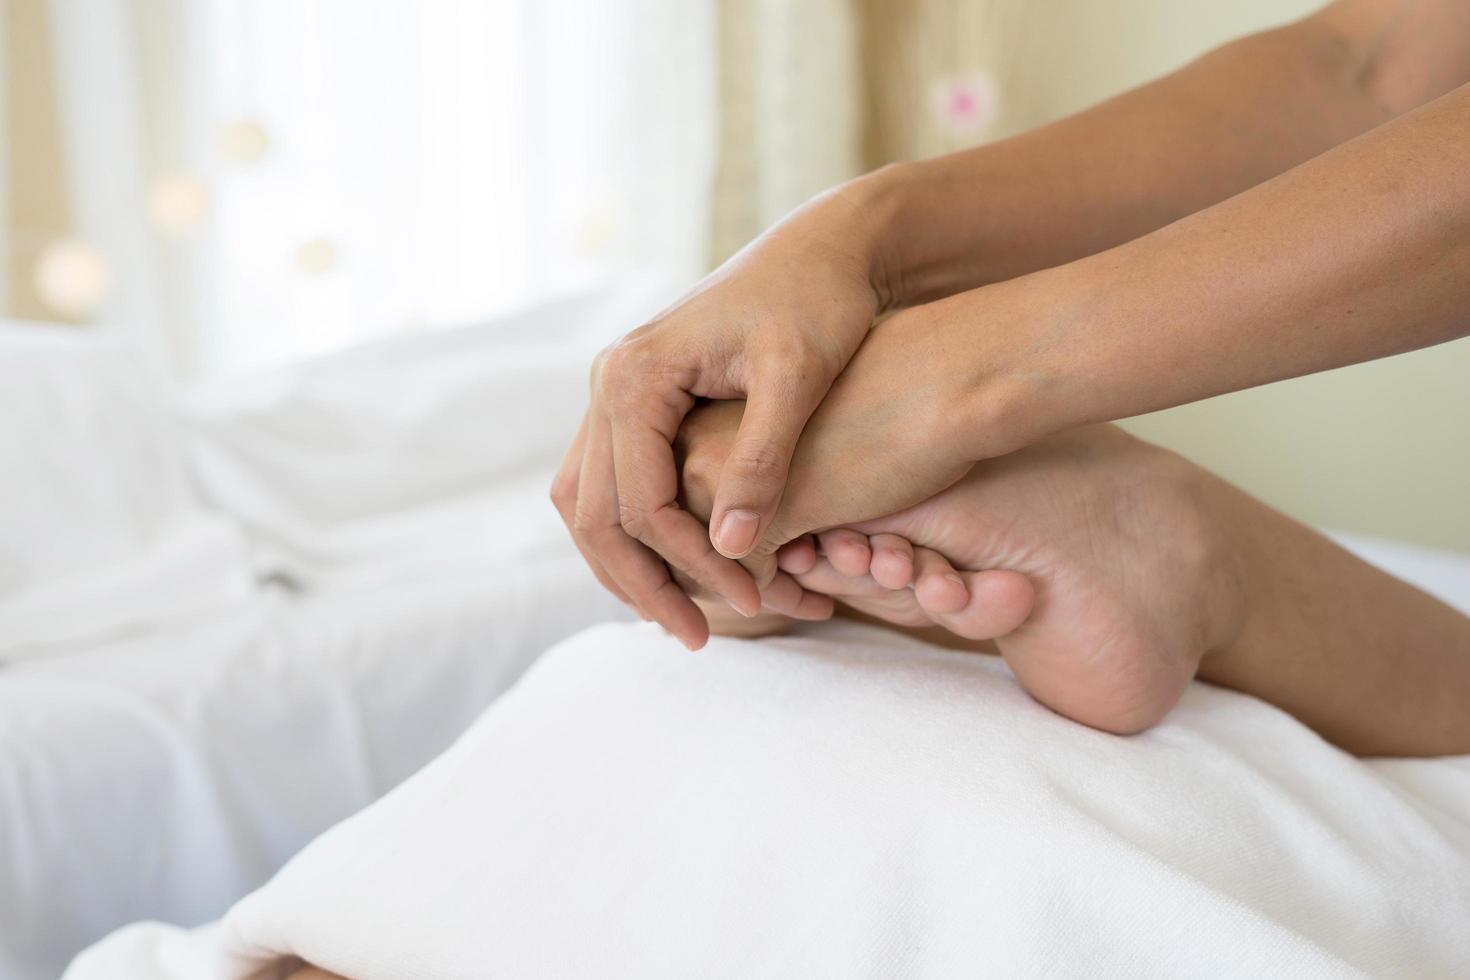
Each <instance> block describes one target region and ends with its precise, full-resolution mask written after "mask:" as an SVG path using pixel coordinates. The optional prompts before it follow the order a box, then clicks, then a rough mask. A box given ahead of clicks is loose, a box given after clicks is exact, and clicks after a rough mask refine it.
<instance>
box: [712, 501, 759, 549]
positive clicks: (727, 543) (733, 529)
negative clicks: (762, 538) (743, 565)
mask: <svg viewBox="0 0 1470 980" xmlns="http://www.w3.org/2000/svg"><path fill="white" fill-rule="evenodd" d="M760 525H761V517H760V515H759V514H757V513H755V512H754V511H750V510H732V511H730V512H728V513H727V514H725V519H724V520H723V521H721V522H720V539H719V541H717V542H716V543H717V544H718V545H719V546H720V551H721V552H722V553H724V555H725V556H726V557H728V558H736V557H739V556H741V555H744V554H745V553H746V552H747V551H749V550H750V549H751V548H752V547H753V546H754V545H755V532H756V531H757V530H758V529H759V528H760Z"/></svg>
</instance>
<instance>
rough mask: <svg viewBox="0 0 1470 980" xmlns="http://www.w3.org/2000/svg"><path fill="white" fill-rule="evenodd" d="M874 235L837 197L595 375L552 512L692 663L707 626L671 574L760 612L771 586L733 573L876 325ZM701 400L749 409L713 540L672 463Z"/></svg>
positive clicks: (683, 304)
mask: <svg viewBox="0 0 1470 980" xmlns="http://www.w3.org/2000/svg"><path fill="white" fill-rule="evenodd" d="M867 222H868V218H867V216H866V215H865V214H864V211H863V208H862V207H861V206H859V205H858V204H857V203H856V202H855V201H853V200H850V199H849V198H847V197H845V196H843V194H841V193H833V194H829V195H825V196H823V197H821V198H818V199H817V200H816V201H814V202H813V203H811V204H809V205H807V206H806V207H804V208H802V209H801V210H799V211H797V212H796V213H794V214H793V215H791V216H790V217H789V218H787V219H786V220H785V221H783V222H782V223H781V224H779V225H777V226H776V227H775V228H773V229H772V230H771V231H770V232H769V233H767V234H766V235H765V236H763V237H762V238H760V239H759V240H757V241H756V242H755V243H753V244H752V245H751V246H749V247H748V248H747V249H745V251H743V252H741V253H740V254H739V255H737V256H735V257H734V258H733V259H731V260H730V261H729V262H727V263H726V264H725V265H724V266H722V267H721V268H720V269H719V270H717V271H716V272H715V273H713V274H712V275H711V276H709V277H708V278H707V279H706V280H705V281H704V282H702V283H700V284H699V286H698V287H696V288H695V290H694V291H693V292H691V293H690V294H689V295H687V296H686V297H685V298H684V299H682V300H681V301H680V302H679V303H677V304H675V305H674V306H673V307H672V308H670V309H669V310H667V311H666V312H664V313H662V314H660V315H659V316H657V317H655V318H654V320H653V321H652V322H650V323H648V324H647V325H645V326H642V327H640V328H638V329H637V330H634V331H633V332H631V333H630V334H628V335H627V336H625V337H624V338H623V339H622V340H620V341H618V342H617V343H615V344H613V345H612V346H611V347H609V348H608V349H607V350H605V351H604V352H603V353H602V354H601V355H600V356H599V357H598V359H597V362H596V364H595V365H594V367H593V370H592V383H591V388H592V403H591V406H590V408H589V409H588V411H587V416H586V418H585V419H584V421H583V423H582V428H581V431H580V432H579V433H578V435H577V438H576V439H575V441H574V442H573V444H572V446H571V449H570V450H569V451H568V453H567V456H566V459H565V461H564V462H563V464H562V467H561V470H560V472H559V473H558V474H557V478H556V481H555V482H554V484H553V486H552V499H553V501H554V502H555V503H556V506H557V509H558V510H559V511H560V513H561V516H562V519H563V520H564V521H565V522H566V524H567V526H568V527H569V528H570V529H571V532H572V536H573V538H574V539H575V540H576V542H577V546H578V548H579V549H580V550H581V552H582V554H583V556H584V557H585V558H586V559H587V562H588V564H589V565H590V566H591V567H592V570H593V572H594V573H595V574H596V575H597V577H598V579H599V580H600V581H601V582H602V584H603V585H604V586H606V587H607V588H608V589H609V590H611V591H612V592H613V593H614V594H615V595H617V596H618V597H619V598H620V599H622V600H623V601H624V602H626V603H629V604H630V605H632V606H633V607H634V608H635V609H637V610H638V612H639V613H640V614H641V615H642V616H643V617H644V618H645V619H653V620H656V621H657V622H659V623H660V624H661V625H663V626H664V627H665V628H666V629H668V630H669V631H670V632H672V633H674V634H675V635H676V636H677V637H678V638H679V639H680V640H682V641H683V642H684V643H685V644H686V645H687V646H689V647H690V648H697V647H699V646H701V645H702V644H703V643H704V641H705V639H706V638H707V636H708V626H707V623H706V621H705V618H704V616H703V615H702V613H701V612H700V610H699V608H698V607H697V606H696V605H695V604H694V603H693V602H692V601H691V599H690V597H689V595H688V594H686V591H685V590H684V589H683V588H681V587H680V586H679V584H678V582H677V581H676V580H675V578H674V576H673V575H672V574H671V572H670V568H669V567H667V566H666V565H665V564H664V561H667V562H668V564H669V566H672V567H673V570H674V571H676V572H681V573H683V575H684V576H687V578H688V579H690V580H692V581H693V582H694V583H696V584H697V585H698V586H699V587H700V588H702V589H703V590H705V591H707V592H709V593H713V594H715V595H718V596H720V597H722V598H723V599H724V600H726V601H727V602H728V603H729V604H730V605H731V606H733V607H734V608H736V609H737V610H739V611H740V612H742V613H744V614H746V615H755V614H756V613H758V612H759V611H760V610H761V608H762V602H761V600H762V596H761V594H760V591H759V589H760V587H761V586H765V585H767V584H769V582H770V581H771V577H772V576H771V574H767V575H766V576H764V577H763V579H762V581H761V582H759V583H757V581H756V580H755V579H754V578H753V577H752V576H751V575H750V574H749V573H748V572H747V571H746V570H745V569H743V568H741V566H740V565H739V563H738V562H736V561H734V560H733V559H735V558H739V557H742V556H744V555H746V554H747V553H749V552H750V550H751V548H752V547H753V546H754V545H755V543H756V542H757V541H759V540H760V538H761V537H762V535H763V534H764V532H765V530H766V527H767V525H768V524H769V523H770V520H771V517H772V515H773V514H774V513H775V511H776V508H777V505H778V504H779V502H780V500H781V495H782V490H783V488H784V486H785V483H786V474H787V466H788V463H789V460H790V458H791V453H792V450H793V448H794V447H795V445H796V441H797V438H798V436H800V434H801V430H802V426H803V425H804V424H805V423H806V421H807V419H808V417H809V416H810V415H811V413H812V411H813V409H815V408H816V406H817V404H818V403H819V402H820V401H821V400H822V397H823V396H824V395H825V394H826V393H827V390H828V388H829V387H830V385H831V384H832V381H833V379H834V378H836V377H837V375H838V373H839V372H840V371H841V370H842V368H843V367H844V366H845V365H846V364H847V361H848V359H849V358H850V357H851V356H852V354H853V352H854V351H856V350H857V348H858V345H859V344H861V343H862V340H863V337H864V336H865V335H866V334H867V332H868V330H869V328H870V327H871V326H872V322H873V318H874V316H875V315H876V314H877V312H878V310H879V307H880V302H881V299H880V297H881V295H882V289H881V288H876V287H875V286H874V280H875V278H876V277H875V274H874V270H875V268H876V265H877V263H875V260H874V258H873V256H874V255H875V254H876V251H875V249H874V248H871V247H869V244H868V241H869V238H870V236H868V235H867V233H866V231H867V227H868V225H867ZM697 397H706V398H722V399H726V398H744V399H746V404H747V406H748V410H747V411H746V413H745V416H744V419H743V420H742V421H741V422H740V423H739V430H738V433H736V435H735V438H734V440H733V443H732V444H731V445H730V446H729V448H728V453H727V455H726V456H722V457H721V469H720V472H719V474H718V476H717V477H716V480H717V488H716V489H715V491H714V499H713V503H712V515H711V516H712V519H711V521H710V527H709V530H708V531H707V530H706V528H705V527H704V525H702V524H700V523H699V522H698V521H697V520H695V518H693V517H692V516H690V515H689V514H688V513H686V512H685V511H684V510H682V509H681V508H680V507H679V505H678V502H677V499H676V498H677V493H678V479H677V473H676V471H675V468H674V459H673V450H672V448H671V443H672V442H673V440H674V437H675V434H676V433H677V432H678V429H679V425H680V422H681V421H682V420H683V419H684V416H685V415H686V413H688V412H689V410H690V408H691V407H693V405H694V404H695V399H696V398H697ZM661 559H662V560H661ZM770 571H771V572H773V571H774V568H773V566H772V567H770ZM796 592H797V594H798V596H799V594H800V590H796ZM783 595H788V596H789V593H783ZM765 598H766V602H767V604H768V607H770V608H773V609H775V611H777V612H794V611H795V610H794V609H786V608H781V603H782V601H783V600H782V597H781V596H770V595H767V596H766V597H765Z"/></svg>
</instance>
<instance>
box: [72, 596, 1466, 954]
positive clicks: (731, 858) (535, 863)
mask: <svg viewBox="0 0 1470 980" xmlns="http://www.w3.org/2000/svg"><path fill="white" fill-rule="evenodd" d="M1400 773H1402V775H1403V778H1400ZM1467 924H1470V759H1465V758H1460V759H1450V760H1440V761H1436V762H1406V763H1398V764H1395V763H1386V762H1380V763H1369V762H1363V761H1359V760H1356V759H1354V758H1352V757H1350V756H1348V755H1346V754H1344V753H1342V752H1340V751H1338V750H1337V749H1334V748H1333V747H1331V746H1329V745H1327V744H1326V743H1324V742H1323V741H1321V740H1320V739H1319V738H1318V737H1317V736H1316V735H1314V734H1313V733H1311V732H1310V731H1309V730H1307V729H1306V728H1304V727H1303V726H1301V725H1300V724H1298V723H1297V722H1296V721H1294V720H1293V719H1292V718H1290V717H1288V716H1287V715H1285V714H1282V713H1281V712H1279V711H1276V710H1275V709H1273V708H1271V707H1269V706H1267V705H1264V704H1262V703H1260V702H1258V701H1255V700H1253V699H1251V698H1248V697H1243V696H1240V695H1236V694H1232V693H1229V692H1225V691H1221V690H1218V689H1214V688H1210V687H1207V686H1205V685H1198V684H1197V685H1195V686H1194V687H1193V688H1192V689H1191V690H1190V691H1189V692H1188V694H1187V695H1186V697H1185V699H1184V701H1183V703H1182V704H1181V705H1180V706H1179V708H1178V709H1177V710H1176V711H1175V712H1174V714H1173V715H1171V716H1170V718H1169V719H1168V721H1167V722H1166V723H1165V724H1163V725H1162V726H1160V727H1158V728H1156V729H1154V730H1153V731H1151V732H1148V733H1147V734H1145V735H1142V736H1139V737H1134V738H1119V737H1115V736H1110V735H1105V734H1101V733H1098V732H1094V731H1091V730H1089V729H1086V728H1082V727H1080V726H1078V725H1075V724H1073V723H1071V722H1068V721H1065V720H1063V719H1061V718H1059V717H1057V716H1055V715H1053V714H1051V713H1049V712H1048V711H1047V710H1046V709H1044V708H1042V707H1040V706H1038V705H1036V704H1035V703H1034V702H1032V701H1030V700H1029V699H1028V698H1027V697H1026V695H1025V694H1024V693H1022V691H1021V690H1020V689H1019V688H1018V687H1017V686H1016V685H1015V683H1014V681H1013V680H1012V679H1011V678H1010V676H1009V674H1008V673H1007V671H1006V670H1005V668H1004V666H1003V665H1002V664H1000V663H999V662H997V661H996V660H995V659H993V658H988V657H983V656H973V655H964V654H959V653H953V652H948V651H943V650H939V649H936V648H932V647H928V646H925V645H922V644H918V643H915V642H911V641H908V640H906V639H904V638H901V637H897V636H895V635H893V634H888V633H884V632H881V631H877V630H871V629H867V628H862V627H857V626H853V625H851V624H831V625H827V626H824V627H821V628H817V629H813V630H812V631H810V632H809V633H808V634H806V635H803V636H794V637H789V638H784V639H776V640H765V641H755V642H751V641H736V640H716V641H714V642H712V643H711V644H710V646H709V647H708V648H707V649H706V650H704V651H702V652H699V653H688V652H686V651H685V650H683V649H682V648H681V647H679V646H678V644H676V643H674V642H673V641H671V640H668V639H667V638H665V637H663V636H662V635H661V634H659V633H658V632H657V631H656V630H654V629H652V628H649V627H644V626H601V627H596V628H594V629H591V630H589V631H587V632H585V633H582V634H580V635H579V636H577V637H575V638H573V639H571V640H569V641H566V642H565V643H563V644H561V645H560V646H558V647H557V648H555V649H554V650H553V651H551V652H550V653H548V654H547V655H546V656H545V657H543V659H542V661H541V662H540V663H539V664H538V665H537V666H536V667H535V668H534V669H533V670H532V671H531V672H530V673H529V674H528V675H527V676H526V677H525V678H524V679H523V680H522V681H521V682H520V684H519V685H518V686H517V687H516V688H515V689H514V690H513V691H512V692H511V693H510V694H508V695H507V696H506V697H504V698H503V699H502V700H501V701H500V702H498V703H497V704H496V705H494V706H493V707H492V708H491V709H490V710H489V711H487V712H486V713H485V714H484V716H482V718H481V719H480V721H479V722H477V723H476V725H475V726H474V727H473V728H472V729H471V730H470V731H469V732H468V733H467V734H466V735H465V736H464V737H463V738H462V739H461V740H460V741H459V742H458V743H457V744H456V745H455V746H454V748H452V749H451V750H450V751H448V752H447V753H445V754H444V755H443V756H442V757H440V758H439V759H438V760H437V761H435V762H434V763H432V764H431V765H429V766H428V767H427V768H426V769H424V770H423V771H422V772H420V773H419V774H418V775H417V776H415V777H413V778H412V779H411V780H409V781H408V782H407V783H405V784H404V785H403V786H401V787H400V788H399V789H397V790H395V791H394V792H393V793H391V794H389V795H388V796H387V797H386V798H384V799H383V800H381V801H380V802H379V803H377V804H375V805H373V806H371V807H369V808H368V809H367V810H365V811H363V812H362V813H360V814H359V815H357V816H356V817H354V818H352V819H350V820H348V821H346V822H345V823H343V824H341V825H339V826H338V827H336V828H335V829H333V830H332V831H330V832H328V833H327V834H325V835H323V836H322V837H321V838H319V839H318V840H317V841H316V842H315V843H313V844H312V845H311V846H310V847H308V848H307V849H306V850H305V851H303V852H302V853H301V854H300V855H298V857H297V858H296V859H295V860H294V861H292V863H291V864H289V865H288V866H287V867H286V868H285V869H284V870H283V871H282V872H281V873H280V874H279V875H278V876H277V877H276V878H275V879H274V880H273V881H272V882H271V883H270V884H268V885H267V886H265V887H264V888H263V889H261V890H260V891H258V892H256V893H254V894H253V895H251V896H248V897H247V898H245V899H244V900H243V901H241V902H240V903H239V904H238V905H237V906H236V907H235V908H234V909H233V910H232V911H231V912H230V913H229V914H228V915H227V916H226V917H225V918H224V919H223V920H222V921H221V922H220V923H217V924H215V925H213V926H210V927H207V928H205V929H201V930H196V931H194V932H184V931H180V930H174V929H171V928H168V927H164V926H159V925H149V924H145V925H139V926H133V927H130V928H129V929H126V930H123V931H121V932H119V933H116V934H114V935H113V936H112V937H110V938H109V939H107V940H104V941H103V942H102V943H100V944H99V945H97V946H95V947H93V948H92V949H91V950H89V951H88V952H86V953H84V954H83V955H82V956H81V957H80V958H79V959H78V960H77V961H76V962H75V963H74V964H73V966H72V968H71V970H70V972H69V973H68V974H67V977H68V978H69V980H90V978H109V980H110V978H115V977H122V976H127V977H140V978H142V977H153V978H184V977H188V978H191V980H192V978H198V977H246V976H249V975H252V974H254V973H256V971H260V970H262V969H266V970H267V972H266V973H262V974H259V975H262V976H264V975H269V968H268V964H270V963H271V961H272V960H273V959H274V958H276V957H278V956H280V955H283V954H297V955H300V956H301V957H303V958H305V959H307V960H309V961H311V962H314V963H316V964H318V965H320V966H323V967H325V968H327V969H330V970H334V971H337V972H339V973H342V974H344V975H346V976H349V977H355V978H359V980H376V978H384V980H387V978H395V980H396V978H408V977H414V978H433V980H457V978H480V977H515V978H519V977H535V978H558V977H638V978H648V977H679V978H685V977H762V978H766V977H801V978H810V977H951V976H955V977H958V976H965V977H974V976H998V977H1011V976H1043V975H1045V976H1089V977H1092V976H1128V977H1182V976H1188V977H1209V976H1272V977H1288V976H1310V977H1322V976H1359V975H1363V974H1367V975H1376V976H1399V977H1403V976H1413V977H1434V976H1449V975H1460V976H1463V975H1465V972H1466V971H1467V970H1470V925H1467Z"/></svg>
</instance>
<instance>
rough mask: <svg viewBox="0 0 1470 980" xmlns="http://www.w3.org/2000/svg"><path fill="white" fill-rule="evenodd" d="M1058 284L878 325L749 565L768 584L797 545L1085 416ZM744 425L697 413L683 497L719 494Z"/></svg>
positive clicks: (688, 426)
mask: <svg viewBox="0 0 1470 980" xmlns="http://www.w3.org/2000/svg"><path fill="white" fill-rule="evenodd" d="M1049 285H1050V284H1049V283H1043V282H1041V281H1040V280H1038V279H1036V278H1035V277H1028V278H1027V279H1026V280H1016V281H1013V282H1008V283H1001V284H998V285H994V286H987V287H985V288H984V289H980V290H975V291H973V292H972V293H969V294H966V295H965V296H964V297H956V300H960V299H963V306H962V307H961V308H960V309H959V310H958V311H957V310H956V309H954V306H955V303H954V301H951V300H943V301H940V302H936V303H931V304H928V305H926V306H921V307H915V308H912V309H908V310H903V311H901V312H899V313H896V314H894V315H893V316H891V317H889V318H888V319H887V320H884V321H883V322H882V323H880V324H879V325H878V326H876V327H875V328H873V330H872V331H871V332H870V333H869V334H868V336H867V339H866V340H864V342H863V345H862V347H861V348H860V349H859V350H858V352H857V353H856V354H855V355H854V356H853V357H852V359H851V361H850V362H849V363H848V365H847V367H846V368H845V369H844V370H843V372H842V374H841V375H840V376H839V377H838V379H837V381H836V382H835V383H834V384H833V385H832V388H831V390H830V391H829V392H828V394H827V397H826V399H825V400H823V402H822V404H821V405H820V406H819V407H818V408H817V410H816V412H815V413H813V415H812V417H811V419H810V420H809V421H808V422H807V425H806V428H805V429H804V431H803V433H802V436H801V440H800V442H799V443H798V445H797V449H796V453H795V455H794V456H793V458H792V462H791V465H790V469H789V471H788V473H787V481H786V490H785V493H784V495H783V496H782V498H781V506H780V508H779V509H778V511H777V513H776V516H775V517H774V518H773V519H772V521H771V522H770V523H769V525H768V526H767V528H766V532H765V534H764V536H763V538H762V540H761V541H760V542H759V543H758V544H757V545H756V547H755V548H754V549H752V551H751V552H750V553H749V554H747V556H746V558H745V564H746V566H747V567H749V568H751V569H752V570H754V571H755V572H756V574H757V578H758V579H760V580H765V578H767V577H768V576H769V575H771V574H772V571H773V568H774V555H775V553H776V550H777V549H778V548H779V547H780V546H781V545H782V544H784V543H786V542H787V541H790V540H792V539H795V538H798V537H800V536H801V535H803V534H807V533H809V532H812V531H818V530H822V529H825V528H830V527H836V526H842V525H852V524H855V523H858V522H860V521H863V520H867V519H870V518H874V517H879V516H882V515H885V514H891V513H894V512H895V511H899V510H902V509H904V508H905V507H910V506H913V505H915V504H918V503H920V502H922V501H924V500H928V499H929V498H931V497H933V496H934V495H935V494H937V493H939V492H941V491H943V490H944V489H945V488H947V487H949V486H951V485H952V484H954V483H955V482H956V481H957V480H959V479H960V478H961V477H963V476H964V475H965V473H966V472H967V471H968V470H969V469H970V467H971V466H972V465H974V463H975V462H976V461H977V460H981V459H986V458H990V457H993V456H999V455H1002V454H1004V453H1007V452H1010V451H1012V450H1014V449H1017V448H1020V447H1022V446H1025V445H1027V444H1029V443H1030V442H1032V441H1034V440H1035V439H1037V438H1040V437H1041V436H1044V435H1046V434H1048V433H1050V432H1052V431H1055V430H1057V429H1059V428H1062V427H1065V426H1066V425H1069V424H1072V423H1075V422H1079V421H1083V420H1085V412H1086V406H1085V405H1083V404H1080V403H1079V398H1078V397H1077V396H1078V392H1079V391H1080V390H1081V386H1080V385H1072V384H1067V383H1063V382H1061V381H1060V380H1059V379H1060V378H1062V377H1064V372H1063V370H1061V369H1059V368H1055V367H1052V366H1051V365H1052V364H1053V363H1054V362H1056V360H1057V358H1056V356H1055V354H1054V352H1053V350H1052V347H1054V346H1055V347H1061V348H1063V349H1065V347H1066V345H1065V344H1057V343H1055V338H1056V336H1057V333H1056V330H1055V328H1054V326H1053V324H1054V323H1055V322H1056V321H1057V315H1056V310H1057V307H1056V306H1054V305H1052V304H1053V302H1054V296H1055V295H1056V294H1055V293H1054V291H1053V290H1051V289H1050V288H1046V287H1049ZM740 424H741V423H740V416H739V412H738V410H737V409H734V408H731V407H728V406H709V407H705V408H701V409H700V410H698V411H697V412H695V413H693V414H691V415H690V416H689V418H688V420H687V421H686V423H685V431H684V432H682V433H681V434H680V437H679V441H680V446H681V449H682V454H683V457H684V462H683V467H684V481H685V489H686V493H690V494H692V496H693V497H699V498H705V499H708V498H709V497H712V496H713V495H714V491H713V489H712V488H714V487H715V485H716V483H717V481H718V480H719V475H720V473H721V467H722V466H723V463H724V459H725V456H724V454H725V453H727V452H730V451H732V449H733V447H734V446H735V441H734V439H733V438H732V433H733V431H734V429H735V427H736V426H738V425H740ZM720 433H723V434H722V435H721V434H720ZM711 506H713V504H711Z"/></svg>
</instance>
